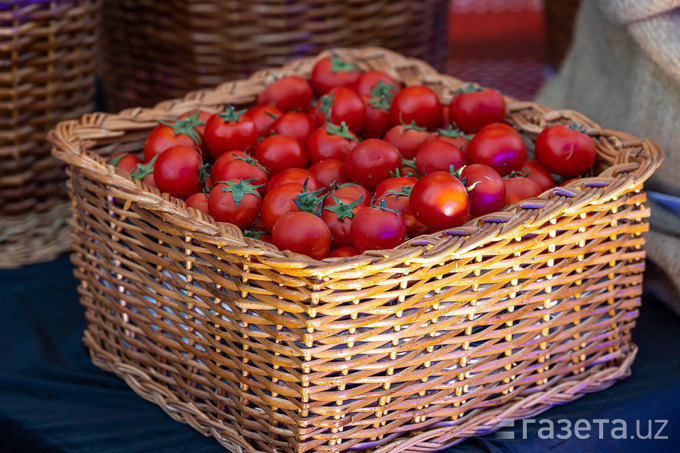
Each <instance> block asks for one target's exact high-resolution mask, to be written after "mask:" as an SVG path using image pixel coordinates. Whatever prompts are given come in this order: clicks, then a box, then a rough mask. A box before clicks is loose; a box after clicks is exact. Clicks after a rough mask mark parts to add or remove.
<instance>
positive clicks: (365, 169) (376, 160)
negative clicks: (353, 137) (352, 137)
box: [345, 138, 401, 190]
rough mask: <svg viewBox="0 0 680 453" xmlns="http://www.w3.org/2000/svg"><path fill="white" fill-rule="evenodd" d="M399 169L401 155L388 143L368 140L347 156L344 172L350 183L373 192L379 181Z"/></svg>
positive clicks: (372, 139)
mask: <svg viewBox="0 0 680 453" xmlns="http://www.w3.org/2000/svg"><path fill="white" fill-rule="evenodd" d="M398 168H401V155H400V154H399V151H397V148H395V147H394V146H393V145H391V144H390V143H387V142H386V141H384V140H380V139H377V138H369V139H368V140H364V141H363V142H361V143H359V144H358V145H357V146H355V147H354V149H352V151H350V152H349V154H348V155H347V160H346V161H345V171H346V172H347V176H348V177H349V179H350V180H351V181H354V182H358V183H360V184H361V185H363V186H364V187H366V189H368V190H374V189H375V188H376V187H377V186H378V184H380V181H382V180H384V179H387V178H389V177H390V173H391V172H393V171H396V170H397V169H398Z"/></svg>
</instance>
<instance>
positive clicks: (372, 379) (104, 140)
mask: <svg viewBox="0 0 680 453" xmlns="http://www.w3.org/2000/svg"><path fill="white" fill-rule="evenodd" d="M336 52H338V54H339V55H342V56H344V57H346V58H348V59H350V60H352V61H355V62H356V63H357V64H359V65H360V66H361V67H362V68H364V69H369V68H374V69H380V70H383V71H386V72H387V73H389V74H390V75H392V76H393V77H395V78H397V79H398V80H400V81H402V82H404V83H405V84H406V85H413V84H426V85H428V86H430V87H432V88H433V89H434V90H435V91H437V92H438V93H439V94H440V96H441V98H442V100H443V101H444V102H445V103H447V102H449V100H450V98H451V96H452V93H453V91H454V90H456V89H457V88H460V87H461V86H462V85H463V82H461V81H460V80H458V79H455V78H453V77H449V76H445V75H441V74H438V73H437V72H436V71H434V70H433V69H432V68H431V67H430V66H428V65H426V64H425V63H423V62H420V61H418V60H415V59H409V58H405V57H403V56H400V55H398V54H396V53H393V52H391V51H388V50H385V49H379V48H366V49H354V50H349V49H336ZM324 55H325V54H324V53H322V54H321V55H320V56H319V57H323V56H324ZM315 61H316V60H315V58H305V59H302V60H299V61H296V62H293V63H290V64H288V65H286V66H285V67H284V68H282V69H279V70H276V71H270V70H263V71H260V72H257V73H255V74H254V75H252V77H250V78H248V79H244V80H238V81H233V82H226V83H224V84H222V85H220V86H219V87H218V88H217V89H214V90H205V91H196V92H192V93H190V94H188V95H187V96H186V97H184V98H181V99H176V100H171V101H167V102H163V103H160V104H158V105H157V106H156V107H154V108H150V109H143V108H138V109H130V110H126V111H123V112H121V113H120V114H117V115H108V114H95V115H86V116H84V117H83V118H82V119H81V120H79V121H69V122H64V123H61V124H59V125H58V127H57V128H56V129H55V131H53V132H51V134H50V140H51V141H52V143H54V145H55V148H54V150H53V153H54V154H55V155H56V156H57V157H58V158H59V159H62V160H64V161H65V162H67V164H68V167H69V173H70V176H71V184H70V185H69V190H70V196H71V199H72V201H73V204H72V209H73V216H74V225H75V235H74V243H73V251H74V254H73V256H72V261H73V263H74V265H75V275H76V276H77V277H78V278H79V279H80V281H81V284H80V289H79V293H80V295H81V303H82V304H83V306H84V307H85V313H86V315H85V316H86V319H87V323H88V327H87V331H86V332H85V343H86V345H87V347H88V348H89V350H90V354H91V357H92V360H93V362H94V363H95V364H96V365H97V366H99V367H101V368H103V369H106V370H109V371H111V372H114V373H116V374H117V375H118V376H120V377H121V378H122V379H125V381H126V382H127V383H128V384H129V385H130V386H131V387H132V389H133V390H134V391H135V392H137V393H138V394H139V395H141V396H142V397H144V398H146V399H148V400H149V401H152V402H154V403H156V404H158V405H159V406H161V407H162V408H163V409H164V410H165V411H166V412H167V413H168V414H169V415H170V416H172V417H173V418H174V419H176V420H178V421H182V422H185V423H188V424H190V425H191V426H192V427H194V428H195V429H197V430H199V431H200V432H201V433H203V434H204V435H206V436H214V437H215V438H216V439H217V440H218V441H219V442H220V443H221V444H222V445H224V446H225V447H227V448H230V449H231V450H232V451H238V452H248V453H255V452H267V453H273V452H275V451H276V452H286V453H307V452H312V451H314V452H327V453H330V452H341V451H346V450H348V449H360V448H372V449H373V450H372V451H374V452H376V453H388V452H413V453H415V452H426V451H435V450H439V449H443V448H445V447H447V446H450V445H453V444H455V443H457V442H460V441H461V440H463V439H464V438H465V437H469V436H473V435H480V434H484V433H487V432H490V431H494V430H496V429H498V428H500V427H502V426H503V425H504V424H505V423H506V422H508V421H509V420H514V419H520V418H526V417H532V416H534V415H536V414H538V413H540V412H542V411H545V410H547V409H549V408H550V407H551V406H553V405H555V404H563V403H566V402H569V401H571V400H574V399H576V398H579V397H581V396H583V395H584V394H587V393H590V392H595V391H598V390H601V389H603V388H606V387H608V386H610V385H612V384H613V383H614V382H616V381H617V380H618V379H622V378H625V377H626V376H628V375H629V374H630V366H631V364H632V362H633V360H634V357H635V354H636V351H637V348H636V346H635V345H634V344H633V343H632V342H631V330H632V329H633V328H634V326H635V319H636V317H637V316H638V308H639V305H640V295H641V291H642V272H643V270H644V263H645V261H644V259H645V252H644V247H643V246H644V237H643V233H644V232H645V231H646V230H647V228H648V224H647V222H646V220H645V218H646V217H647V216H648V215H649V208H647V207H646V206H645V204H644V202H645V193H644V191H643V190H642V186H643V183H644V181H645V180H646V179H647V178H649V176H650V175H651V174H652V173H653V172H654V170H655V169H656V168H657V167H658V166H659V165H660V163H661V160H662V152H661V150H660V149H659V148H658V146H657V145H656V144H654V143H653V142H651V141H648V140H643V139H639V138H636V137H633V136H631V135H628V134H625V133H623V132H617V131H611V130H606V129H602V128H600V127H599V126H598V125H597V124H595V123H593V122H592V121H590V120H588V119H587V118H585V117H583V116H582V115H579V114H578V113H576V112H572V111H552V110H549V109H547V108H545V107H542V106H539V105H537V104H534V103H530V102H517V101H515V100H514V99H511V98H506V101H507V102H508V114H507V116H506V121H507V122H508V123H510V124H511V125H513V127H515V128H516V129H517V130H518V131H519V132H520V133H521V134H522V136H523V137H524V138H525V140H526V142H527V144H528V149H529V150H532V149H533V140H535V138H536V136H537V135H538V133H539V132H540V131H541V130H542V129H543V128H545V127H546V126H548V125H551V124H558V123H560V124H571V123H573V121H578V123H579V124H580V125H582V126H584V127H586V128H587V133H588V134H589V135H590V136H591V137H592V138H593V140H594V141H595V144H596V148H597V163H596V175H597V176H595V177H589V178H581V179H576V180H574V181H572V182H570V183H569V184H568V185H566V186H565V187H558V188H554V189H552V190H550V191H547V192H545V193H543V194H541V195H540V196H539V197H536V198H534V199H529V200H524V201H522V202H520V203H516V204H514V205H511V206H508V207H505V208H504V209H503V210H502V211H500V212H497V213H493V214H489V215H485V216H482V217H481V218H478V219H475V220H472V221H470V222H468V223H467V224H466V225H464V226H462V227H459V228H454V229H450V230H446V231H442V232H439V233H436V234H432V235H423V236H420V237H417V238H413V239H411V240H409V241H407V242H406V243H405V244H402V245H401V246H399V247H397V248H395V249H391V250H380V251H368V252H365V253H364V254H362V255H359V256H356V257H351V258H344V259H327V260H324V261H315V260H312V259H309V258H307V257H305V256H302V255H298V254H294V253H291V252H282V251H279V250H278V249H276V248H275V247H274V246H272V245H270V244H266V243H264V242H261V241H259V240H255V239H249V238H246V237H244V236H243V235H242V234H241V231H240V230H239V229H238V228H236V227H234V226H233V225H229V224H225V223H218V222H215V220H214V219H212V217H210V216H207V215H205V214H203V213H201V212H199V211H197V210H194V209H193V208H187V207H186V205H185V203H184V202H183V201H181V200H178V199H175V198H172V197H170V196H169V195H168V194H162V193H160V192H159V191H158V189H156V188H152V187H149V186H147V185H145V184H143V183H142V182H141V181H139V180H133V179H132V178H131V177H130V175H129V174H127V173H126V172H124V171H122V170H120V169H118V168H114V167H112V166H110V165H108V164H107V163H106V157H107V156H109V155H111V154H113V153H118V152H139V151H141V149H142V147H143V143H144V140H145V137H146V135H147V134H148V132H149V131H150V130H151V129H152V128H153V127H154V126H155V125H156V120H158V119H169V118H173V117H176V116H179V115H180V114H183V113H185V112H189V111H193V110H194V109H195V108H197V107H202V108H210V109H219V108H223V107H224V106H225V105H226V104H237V105H239V106H246V105H248V104H250V103H253V102H254V101H255V99H256V97H257V94H258V93H259V91H260V90H262V89H263V87H264V82H265V80H266V79H267V78H268V76H270V75H271V73H272V72H276V73H281V72H286V73H288V74H291V73H293V74H299V75H302V76H305V77H306V76H309V73H310V71H311V68H312V67H313V65H314V63H315Z"/></svg>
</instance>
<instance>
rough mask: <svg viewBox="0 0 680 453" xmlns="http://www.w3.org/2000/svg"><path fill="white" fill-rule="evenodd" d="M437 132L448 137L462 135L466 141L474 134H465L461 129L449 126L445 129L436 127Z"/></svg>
mask: <svg viewBox="0 0 680 453" xmlns="http://www.w3.org/2000/svg"><path fill="white" fill-rule="evenodd" d="M436 132H437V134H439V135H440V136H442V137H449V138H458V137H463V138H464V139H466V140H467V141H470V139H472V137H473V136H474V134H466V133H465V132H463V131H461V130H460V129H458V128H457V127H453V126H449V127H448V128H446V129H437V131H436Z"/></svg>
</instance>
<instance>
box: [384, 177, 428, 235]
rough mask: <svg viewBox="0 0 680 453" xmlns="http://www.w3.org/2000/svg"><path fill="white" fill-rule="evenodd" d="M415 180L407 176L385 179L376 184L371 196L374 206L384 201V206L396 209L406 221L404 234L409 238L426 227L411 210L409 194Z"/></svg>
mask: <svg viewBox="0 0 680 453" xmlns="http://www.w3.org/2000/svg"><path fill="white" fill-rule="evenodd" d="M416 181H418V180H417V179H416V178H412V177H408V176H400V177H397V178H390V179H386V180H384V181H383V182H381V183H380V184H378V187H376V188H375V194H374V196H373V198H374V200H375V201H374V204H375V205H376V206H381V205H382V203H383V202H385V207H386V208H388V209H392V210H394V211H397V212H399V213H400V214H401V215H402V217H403V218H404V222H405V223H406V234H407V235H408V237H410V238H414V237H416V236H420V235H421V234H423V233H424V232H425V230H426V229H427V227H425V225H423V224H422V223H420V221H419V220H418V219H416V216H415V215H413V212H412V211H411V204H410V202H409V196H410V195H411V190H412V189H413V186H414V185H415V184H416Z"/></svg>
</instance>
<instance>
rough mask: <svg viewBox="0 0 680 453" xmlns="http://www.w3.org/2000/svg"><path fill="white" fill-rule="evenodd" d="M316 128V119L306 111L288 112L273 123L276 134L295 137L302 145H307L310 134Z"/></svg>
mask: <svg viewBox="0 0 680 453" xmlns="http://www.w3.org/2000/svg"><path fill="white" fill-rule="evenodd" d="M314 129H316V123H315V122H314V119H313V118H312V117H311V116H309V115H308V114H307V113H305V112H288V113H284V114H283V115H281V116H280V117H279V118H278V119H277V120H276V121H274V123H273V124H272V127H271V130H272V132H273V133H274V134H278V135H288V136H290V137H295V138H296V139H297V140H298V141H299V142H300V144H301V145H302V146H307V140H309V136H310V135H311V134H312V132H313V131H314Z"/></svg>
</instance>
